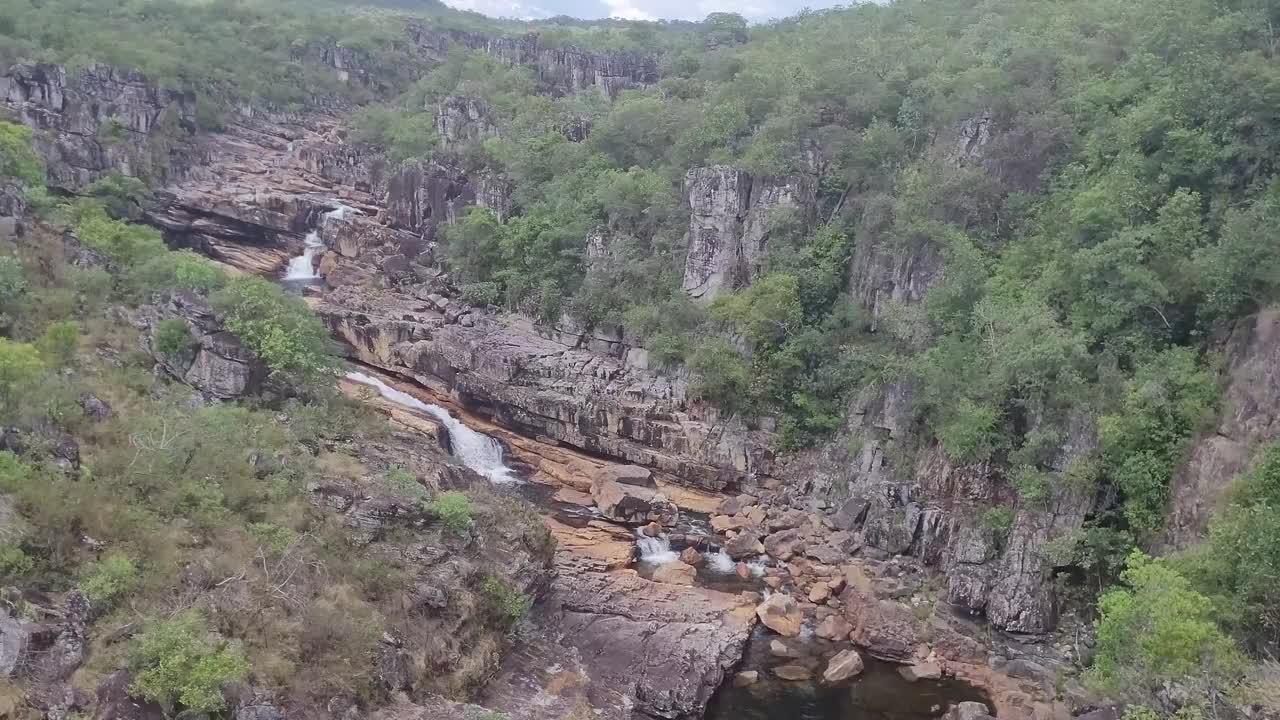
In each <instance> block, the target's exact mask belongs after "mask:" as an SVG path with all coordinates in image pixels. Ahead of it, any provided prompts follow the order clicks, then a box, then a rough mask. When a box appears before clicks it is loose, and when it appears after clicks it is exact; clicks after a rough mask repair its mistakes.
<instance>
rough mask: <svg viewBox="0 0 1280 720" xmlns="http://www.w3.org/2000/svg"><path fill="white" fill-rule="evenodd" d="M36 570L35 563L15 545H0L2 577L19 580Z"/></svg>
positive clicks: (0, 574)
mask: <svg viewBox="0 0 1280 720" xmlns="http://www.w3.org/2000/svg"><path fill="white" fill-rule="evenodd" d="M34 568H35V561H34V560H32V559H31V557H30V556H29V555H27V554H26V553H25V552H23V551H22V548H20V547H16V546H13V545H0V577H4V578H10V579H12V578H19V577H22V576H24V575H26V574H27V573H29V572H31V571H32V570H33V569H34Z"/></svg>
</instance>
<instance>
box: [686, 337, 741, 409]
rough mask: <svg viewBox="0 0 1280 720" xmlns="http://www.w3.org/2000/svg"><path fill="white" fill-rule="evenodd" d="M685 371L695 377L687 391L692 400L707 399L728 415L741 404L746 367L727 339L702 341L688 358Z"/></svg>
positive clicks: (739, 407)
mask: <svg viewBox="0 0 1280 720" xmlns="http://www.w3.org/2000/svg"><path fill="white" fill-rule="evenodd" d="M689 369H690V370H692V371H693V372H694V373H696V376H697V377H696V380H695V382H694V383H693V385H692V387H691V388H690V391H691V392H692V394H693V395H694V397H696V398H698V399H700V400H710V401H712V402H714V403H716V404H717V405H720V406H721V407H723V408H724V409H726V410H728V411H731V412H732V411H735V410H738V409H741V408H742V407H743V406H744V405H745V402H744V401H745V398H746V395H747V388H748V381H747V367H746V365H744V364H743V362H742V358H741V357H740V356H739V355H738V351H737V350H736V349H734V347H733V345H731V344H729V342H728V341H727V340H724V339H722V338H710V339H708V340H705V341H703V343H702V344H701V345H699V346H698V349H697V350H695V351H694V352H693V356H692V357H690V358H689Z"/></svg>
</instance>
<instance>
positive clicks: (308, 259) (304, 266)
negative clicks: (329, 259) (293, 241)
mask: <svg viewBox="0 0 1280 720" xmlns="http://www.w3.org/2000/svg"><path fill="white" fill-rule="evenodd" d="M336 204H337V206H338V207H336V208H334V209H333V210H330V211H329V212H327V213H325V214H324V215H322V216H320V225H321V226H323V225H324V224H325V223H327V222H329V221H330V220H345V219H347V216H348V215H351V214H355V213H359V212H360V211H359V210H356V209H355V208H353V207H347V206H346V205H343V204H342V203H336ZM323 247H324V242H323V241H322V240H320V228H316V229H314V230H312V231H311V232H309V233H307V237H306V238H304V239H303V241H302V254H301V255H299V256H298V257H295V258H291V259H290V260H289V267H288V269H287V270H285V273H284V279H285V280H318V279H319V278H320V276H319V275H317V274H316V266H315V257H316V253H317V252H319V251H320V249H321V248H323Z"/></svg>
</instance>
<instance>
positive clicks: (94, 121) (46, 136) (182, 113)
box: [0, 63, 195, 191]
mask: <svg viewBox="0 0 1280 720" xmlns="http://www.w3.org/2000/svg"><path fill="white" fill-rule="evenodd" d="M0 104H2V106H3V107H5V108H7V109H8V111H9V112H10V113H12V114H13V115H15V116H16V117H17V118H18V119H19V120H20V121H22V122H23V123H25V124H26V125H29V126H31V127H32V128H34V129H35V130H36V142H35V146H36V151H37V152H38V153H39V154H40V156H41V157H42V158H43V159H44V161H45V166H46V168H47V172H48V181H49V184H50V185H53V186H55V187H58V188H61V189H64V190H69V191H75V190H79V189H80V188H83V187H84V186H86V185H88V184H89V183H91V182H93V181H95V180H98V179H100V178H103V177H105V176H107V175H109V174H111V173H120V174H123V175H130V176H134V177H147V178H149V179H152V180H157V181H161V182H164V181H167V180H170V179H173V178H175V177H176V176H178V175H180V174H182V173H183V172H184V171H185V168H186V167H187V166H188V165H190V164H192V158H191V156H189V155H187V154H186V153H185V152H183V150H184V147H185V146H184V143H185V141H186V140H187V139H188V138H189V136H190V133H191V132H192V131H193V130H194V128H195V98H194V96H193V95H191V94H189V93H182V92H177V91H171V90H162V89H160V88H158V87H157V86H155V85H154V84H153V83H151V82H149V81H148V80H147V78H146V77H145V76H143V75H141V74H140V73H136V72H131V71H127V70H122V69H119V68H115V67H112V66H110V65H101V64H93V65H88V66H86V67H83V68H80V69H79V70H78V71H77V72H76V73H75V74H74V76H69V75H68V73H67V71H66V69H65V68H64V67H62V66H61V65H52V64H45V63H20V64H17V65H13V66H11V67H9V68H8V69H7V70H5V71H4V72H3V73H0Z"/></svg>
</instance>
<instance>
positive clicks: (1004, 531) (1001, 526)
mask: <svg viewBox="0 0 1280 720" xmlns="http://www.w3.org/2000/svg"><path fill="white" fill-rule="evenodd" d="M982 526H983V527H985V528H987V529H988V530H990V531H991V532H993V533H995V534H996V535H998V536H1000V537H1004V536H1005V535H1008V534H1009V530H1011V529H1012V528H1013V508H1009V507H1005V506H1004V505H998V506H996V507H990V508H987V509H986V511H985V512H983V513H982Z"/></svg>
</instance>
